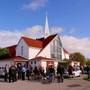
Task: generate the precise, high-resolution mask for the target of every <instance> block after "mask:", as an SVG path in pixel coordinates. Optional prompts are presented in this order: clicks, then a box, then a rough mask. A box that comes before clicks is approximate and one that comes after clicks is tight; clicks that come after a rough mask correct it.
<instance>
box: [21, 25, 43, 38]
mask: <svg viewBox="0 0 90 90" xmlns="http://www.w3.org/2000/svg"><path fill="white" fill-rule="evenodd" d="M23 35H24V36H27V37H31V38H39V37H42V36H43V27H42V26H41V25H35V26H32V27H29V28H26V29H25V30H24V32H23Z"/></svg>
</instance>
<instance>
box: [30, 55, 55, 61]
mask: <svg viewBox="0 0 90 90" xmlns="http://www.w3.org/2000/svg"><path fill="white" fill-rule="evenodd" d="M30 60H45V61H55V59H53V58H46V57H42V56H39V57H35V58H32V59H30Z"/></svg>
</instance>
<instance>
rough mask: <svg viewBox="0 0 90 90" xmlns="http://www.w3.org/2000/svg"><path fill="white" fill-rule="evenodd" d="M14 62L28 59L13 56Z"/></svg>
mask: <svg viewBox="0 0 90 90" xmlns="http://www.w3.org/2000/svg"><path fill="white" fill-rule="evenodd" d="M13 59H14V61H15V62H22V61H27V60H28V59H26V58H24V57H21V56H15V57H14V58H13Z"/></svg>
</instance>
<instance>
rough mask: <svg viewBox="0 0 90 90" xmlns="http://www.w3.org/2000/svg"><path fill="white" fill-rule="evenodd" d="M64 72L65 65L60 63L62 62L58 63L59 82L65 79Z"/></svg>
mask: <svg viewBox="0 0 90 90" xmlns="http://www.w3.org/2000/svg"><path fill="white" fill-rule="evenodd" d="M63 74H64V67H63V66H62V65H60V63H58V67H57V80H58V83H60V82H63V81H64V77H63Z"/></svg>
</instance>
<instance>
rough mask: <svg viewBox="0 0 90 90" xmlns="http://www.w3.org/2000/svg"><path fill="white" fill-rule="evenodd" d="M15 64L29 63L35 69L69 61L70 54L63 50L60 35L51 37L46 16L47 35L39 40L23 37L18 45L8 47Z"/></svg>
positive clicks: (55, 65)
mask: <svg viewBox="0 0 90 90" xmlns="http://www.w3.org/2000/svg"><path fill="white" fill-rule="evenodd" d="M8 50H9V52H10V54H13V55H11V56H12V59H13V61H14V62H16V63H18V62H26V61H28V62H29V64H31V65H32V66H33V67H35V66H39V65H40V66H42V67H43V68H44V69H45V68H46V67H47V66H48V65H51V64H52V65H54V67H57V64H58V62H59V61H62V60H63V59H69V53H68V52H67V51H66V50H65V49H64V48H63V45H62V42H61V39H60V36H59V35H58V34H53V35H50V33H49V25H48V18H47V16H46V22H45V35H44V37H42V38H39V39H32V38H28V37H21V39H20V40H19V42H18V44H17V45H15V46H11V47H8Z"/></svg>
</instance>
